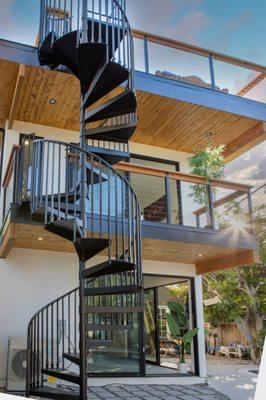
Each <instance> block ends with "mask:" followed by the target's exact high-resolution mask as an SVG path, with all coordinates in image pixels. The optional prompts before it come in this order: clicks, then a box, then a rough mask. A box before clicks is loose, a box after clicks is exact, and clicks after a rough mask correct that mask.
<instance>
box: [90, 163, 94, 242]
mask: <svg viewBox="0 0 266 400" xmlns="http://www.w3.org/2000/svg"><path fill="white" fill-rule="evenodd" d="M90 163H91V181H90V185H91V199H90V200H91V233H92V236H94V159H93V157H92V156H91V158H90Z"/></svg>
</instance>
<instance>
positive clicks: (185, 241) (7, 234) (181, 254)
mask: <svg viewBox="0 0 266 400" xmlns="http://www.w3.org/2000/svg"><path fill="white" fill-rule="evenodd" d="M18 151H19V146H14V147H13V149H12V151H11V154H10V158H9V162H8V165H7V169H6V173H5V175H4V178H3V184H2V186H3V189H4V204H5V207H4V216H3V221H4V223H3V226H2V232H1V245H0V257H3V258H5V257H7V256H8V254H9V252H10V250H11V249H12V248H13V247H18V248H30V249H36V250H49V251H62V252H74V247H73V244H72V242H69V241H67V240H65V239H63V238H61V237H59V236H55V235H54V234H53V233H51V232H49V231H47V230H45V229H44V228H43V222H40V221H36V220H34V219H32V218H31V215H30V210H29V206H28V205H27V203H26V204H25V205H24V206H23V207H20V206H19V205H16V204H13V203H12V201H13V200H12V199H13V196H12V191H13V184H14V168H15V165H16V164H17V163H16V154H17V153H18ZM115 167H116V169H118V170H120V172H121V173H127V174H128V175H127V176H128V177H129V178H130V182H131V185H132V187H133V188H134V190H135V191H136V193H137V195H138V197H139V200H140V204H141V207H142V210H143V211H142V212H143V214H142V215H143V220H142V232H143V258H144V259H147V260H157V261H166V262H174V263H176V264H187V265H191V264H192V265H195V266H196V270H197V272H198V273H203V272H208V271H214V270H218V269H224V268H230V267H234V266H239V265H243V264H250V263H253V262H255V261H258V259H257V250H258V244H257V240H256V237H255V235H254V230H253V224H252V204H251V197H250V196H251V192H250V190H251V187H250V186H248V185H243V184H239V183H234V182H229V181H223V180H217V179H212V180H211V181H210V182H206V180H205V178H203V177H200V176H197V175H191V174H185V173H182V172H171V171H166V170H163V169H159V168H151V167H147V166H141V165H134V164H129V163H119V164H116V166H115ZM147 178H148V179H147ZM154 179H155V181H154ZM15 186H16V185H15ZM195 186H196V187H201V188H202V189H204V193H206V194H207V193H208V200H207V203H206V205H205V206H199V205H198V204H197V203H195V202H194V201H193V198H192V197H193V187H195ZM7 194H8V195H7ZM214 194H215V199H214ZM235 202H237V203H235ZM235 204H237V210H238V213H239V211H241V213H240V215H241V218H239V217H236V216H235V215H234V213H231V212H230V211H231V209H232V208H234V205H235ZM238 215H239V214H238ZM96 221H97V215H95V230H96V232H97V224H96ZM121 223H122V221H120V222H119V224H121ZM102 224H103V227H105V226H107V225H108V224H107V221H105V220H104V219H103V221H102ZM119 224H118V232H119V231H120V229H122V228H121V226H120V225H119ZM111 232H112V220H111ZM102 255H103V256H104V255H105V253H104V252H103V253H102Z"/></svg>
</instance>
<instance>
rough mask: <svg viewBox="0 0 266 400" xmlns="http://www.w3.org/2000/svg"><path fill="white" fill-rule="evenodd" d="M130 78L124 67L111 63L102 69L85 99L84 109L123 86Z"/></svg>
mask: <svg viewBox="0 0 266 400" xmlns="http://www.w3.org/2000/svg"><path fill="white" fill-rule="evenodd" d="M128 78H129V71H128V69H127V68H125V67H123V66H122V65H120V64H118V63H116V62H114V61H109V62H107V63H105V64H104V65H103V66H102V68H100V69H99V70H98V72H97V74H96V75H95V77H94V79H93V80H92V82H91V85H90V87H89V89H88V91H87V93H86V95H85V98H84V103H83V104H84V107H85V108H87V107H89V106H91V105H92V104H94V103H96V102H97V101H98V100H99V99H101V98H102V97H104V96H105V95H106V94H108V93H110V92H111V91H112V90H114V89H115V88H117V87H118V86H120V85H122V83H124V82H125V81H126V80H128Z"/></svg>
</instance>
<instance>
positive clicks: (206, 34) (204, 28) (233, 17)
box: [0, 0, 266, 185]
mask: <svg viewBox="0 0 266 400" xmlns="http://www.w3.org/2000/svg"><path fill="white" fill-rule="evenodd" d="M74 1H75V0H74ZM39 4H40V0H0V38H3V39H9V40H13V41H17V42H23V43H27V44H33V43H34V41H35V38H36V35H37V32H38V24H39ZM127 14H128V17H129V20H130V22H131V25H132V27H133V28H136V29H140V30H144V31H147V32H151V33H156V34H159V35H162V36H167V37H172V38H174V39H178V40H181V41H185V42H188V43H192V44H195V45H198V46H201V47H204V48H207V49H213V50H216V51H219V52H222V53H226V54H229V55H232V56H234V57H238V58H243V59H247V60H250V61H253V62H256V63H258V64H262V65H266V51H265V50H266V45H265V43H266V23H265V21H266V0H127ZM265 154H266V142H264V143H263V144H260V145H259V146H257V147H256V148H254V149H252V150H251V151H249V152H247V153H246V154H245V155H243V156H241V157H239V158H238V159H236V160H234V161H233V162H231V163H230V164H228V166H227V168H226V176H227V178H228V179H232V180H235V181H242V182H246V183H250V184H254V185H260V184H261V183H262V182H263V181H265V179H266V176H265V175H266V172H265V171H266V158H265V157H266V155H265Z"/></svg>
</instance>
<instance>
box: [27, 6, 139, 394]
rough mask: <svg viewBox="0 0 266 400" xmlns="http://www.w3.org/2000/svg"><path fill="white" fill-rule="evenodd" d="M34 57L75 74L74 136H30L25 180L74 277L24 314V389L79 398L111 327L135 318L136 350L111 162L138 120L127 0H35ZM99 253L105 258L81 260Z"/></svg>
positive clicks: (134, 226)
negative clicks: (67, 253)
mask: <svg viewBox="0 0 266 400" xmlns="http://www.w3.org/2000/svg"><path fill="white" fill-rule="evenodd" d="M39 60H40V64H41V65H42V66H48V67H49V68H50V69H55V70H62V72H66V73H72V74H73V75H74V76H76V77H77V79H79V81H80V87H81V106H80V143H79V144H76V145H74V144H69V143H65V142H60V141H54V140H36V141H35V142H34V145H33V151H32V163H31V190H30V207H31V217H32V218H33V219H35V220H38V221H43V223H44V227H45V229H47V230H48V231H50V232H52V233H53V234H55V235H59V236H61V237H63V238H65V239H67V240H69V241H71V242H73V244H74V246H75V250H76V253H77V256H78V259H79V287H77V288H74V289H73V290H72V291H71V292H69V293H66V294H65V295H63V296H61V297H60V298H58V299H56V300H54V301H52V302H51V303H49V304H48V305H46V306H45V307H43V308H42V309H41V310H39V311H38V312H37V313H36V314H35V315H34V317H33V318H32V319H31V321H30V324H29V327H28V363H27V396H33V397H41V398H54V399H83V400H85V399H87V379H89V378H88V376H90V375H91V365H92V364H93V362H94V356H93V354H94V352H95V349H98V348H102V347H104V348H107V349H108V346H110V348H112V346H114V345H116V346H117V343H119V339H117V335H118V332H120V333H121V332H127V333H126V335H127V338H128V337H130V332H131V330H134V329H135V330H136V326H137V329H138V330H139V332H138V335H137V336H138V338H139V339H138V340H139V341H138V342H137V343H135V350H136V349H137V350H136V351H137V353H138V354H137V358H138V359H141V357H143V344H142V343H141V333H140V329H141V324H142V318H143V287H142V273H141V231H140V221H141V220H140V206H139V203H138V200H137V197H136V195H135V193H134V191H133V190H132V188H131V186H130V184H129V183H128V181H127V180H126V179H125V178H124V177H123V176H122V175H121V174H119V173H118V172H117V171H116V170H115V169H114V168H113V167H112V164H114V163H117V162H118V161H120V160H122V159H125V158H127V157H128V155H129V154H128V141H129V139H130V137H131V136H132V135H133V133H134V131H135V129H136V107H137V102H136V97H135V93H134V57H133V39H132V34H131V29H130V25H129V22H128V20H127V17H126V14H125V1H124V0H97V1H96V0H95V1H93V0H86V1H85V0H76V1H75V0H64V1H60V0H56V1H52V2H51V1H49V0H43V1H42V2H41V23H40V45H39ZM55 240H56V239H55ZM99 253H101V255H103V256H104V257H105V258H104V260H105V261H104V262H101V263H100V264H96V265H94V266H90V267H89V266H88V265H87V263H88V261H89V260H91V259H92V258H93V257H94V256H96V255H97V254H99ZM62 257H64V255H62ZM90 265H91V264H90ZM59 285H60V282H58V286H59ZM136 321H137V323H136ZM127 341H129V342H130V340H127ZM126 353H127V357H133V356H132V351H131V350H129V351H128V352H126ZM135 354H136V353H135ZM135 357H136V356H135ZM54 380H57V382H60V385H57V384H54V383H53V381H54Z"/></svg>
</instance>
